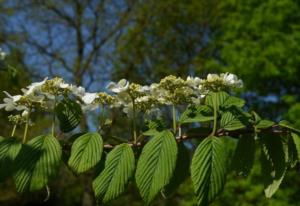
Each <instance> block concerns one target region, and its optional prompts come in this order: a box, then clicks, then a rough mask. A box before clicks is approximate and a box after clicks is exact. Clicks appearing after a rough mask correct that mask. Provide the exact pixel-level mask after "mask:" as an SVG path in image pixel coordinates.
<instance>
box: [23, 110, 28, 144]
mask: <svg viewBox="0 0 300 206" xmlns="http://www.w3.org/2000/svg"><path fill="white" fill-rule="evenodd" d="M29 116H30V110H29V111H28V115H27V118H26V124H25V129H24V135H23V144H25V143H26V139H27V133H28V126H29Z"/></svg>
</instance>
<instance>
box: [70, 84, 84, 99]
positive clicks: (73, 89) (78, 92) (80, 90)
mask: <svg viewBox="0 0 300 206" xmlns="http://www.w3.org/2000/svg"><path fill="white" fill-rule="evenodd" d="M70 90H71V92H72V93H73V94H74V95H75V96H77V97H83V96H84V95H85V88H84V87H81V86H79V87H77V86H74V85H71V86H70Z"/></svg>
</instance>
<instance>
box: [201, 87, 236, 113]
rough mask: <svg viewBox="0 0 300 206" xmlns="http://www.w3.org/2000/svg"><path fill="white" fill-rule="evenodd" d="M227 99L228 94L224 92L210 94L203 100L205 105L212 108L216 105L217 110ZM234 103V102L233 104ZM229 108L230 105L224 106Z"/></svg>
mask: <svg viewBox="0 0 300 206" xmlns="http://www.w3.org/2000/svg"><path fill="white" fill-rule="evenodd" d="M228 98H229V94H227V93H226V92H223V91H222V92H210V93H209V94H208V95H207V96H206V98H205V104H206V105H208V106H210V107H211V108H214V104H215V105H216V108H217V110H219V109H220V107H221V106H222V105H223V104H224V102H226V100H227V99H228ZM233 103H234V102H233ZM226 106H230V105H226Z"/></svg>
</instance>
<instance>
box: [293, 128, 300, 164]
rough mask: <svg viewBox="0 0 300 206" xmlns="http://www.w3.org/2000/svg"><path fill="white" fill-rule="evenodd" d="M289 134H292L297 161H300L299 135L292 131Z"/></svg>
mask: <svg viewBox="0 0 300 206" xmlns="http://www.w3.org/2000/svg"><path fill="white" fill-rule="evenodd" d="M291 135H292V139H293V142H294V144H295V148H296V150H297V154H298V161H300V137H299V136H298V135H297V134H296V133H293V132H292V134H291Z"/></svg>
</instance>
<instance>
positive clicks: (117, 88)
mask: <svg viewBox="0 0 300 206" xmlns="http://www.w3.org/2000/svg"><path fill="white" fill-rule="evenodd" d="M128 87H129V82H128V81H127V80H126V79H121V80H120V81H119V82H118V83H115V82H110V83H109V84H108V85H107V87H106V88H107V89H109V90H110V91H112V92H114V93H121V92H125V91H127V89H128Z"/></svg>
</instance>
